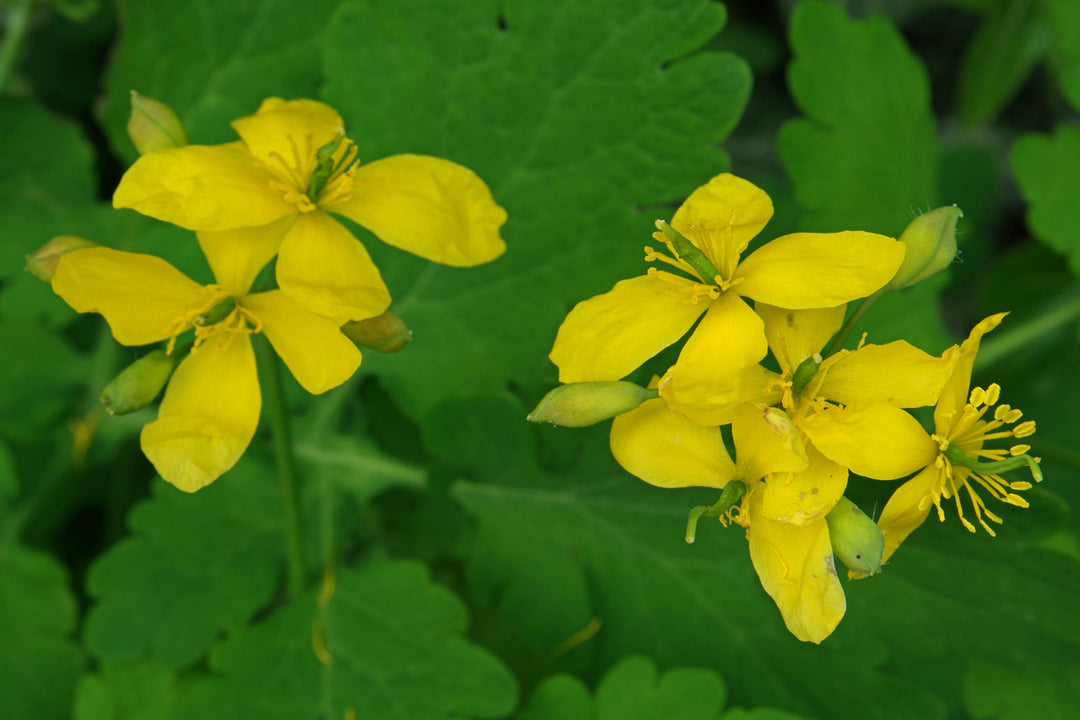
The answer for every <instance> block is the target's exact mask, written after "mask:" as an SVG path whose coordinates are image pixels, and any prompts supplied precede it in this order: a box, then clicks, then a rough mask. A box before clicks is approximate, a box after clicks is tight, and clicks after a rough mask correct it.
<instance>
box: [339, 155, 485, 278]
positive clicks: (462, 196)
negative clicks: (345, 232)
mask: <svg viewBox="0 0 1080 720" xmlns="http://www.w3.org/2000/svg"><path fill="white" fill-rule="evenodd" d="M353 183H354V184H353V190H352V193H351V194H350V195H349V198H348V199H347V200H345V201H343V202H341V203H337V204H334V205H331V206H329V207H328V208H327V209H329V210H330V211H331V212H335V213H340V214H342V215H344V216H345V217H347V218H349V219H350V220H353V221H355V222H357V223H359V224H360V225H363V226H364V227H366V228H367V229H368V230H370V231H371V232H373V233H375V235H377V236H378V237H379V239H380V240H382V241H383V242H385V243H389V244H390V245H393V246H394V247H399V248H401V249H402V250H406V251H408V252H411V253H413V254H414V255H419V256H420V257H422V258H427V259H428V260H432V261H434V262H437V263H442V264H443V265H453V266H455V267H471V266H473V265H479V264H481V263H486V262H489V261H491V260H494V259H495V258H497V257H499V256H500V255H502V254H503V252H504V251H505V250H506V243H504V242H503V239H502V238H501V237H500V236H499V228H500V227H501V226H502V224H503V223H504V222H506V211H505V210H503V209H502V208H501V207H499V206H498V205H496V204H495V200H494V199H493V198H492V197H491V191H490V190H489V189H488V186H487V185H485V184H484V181H483V180H481V179H480V178H479V177H478V176H477V175H476V173H474V172H473V171H472V170H470V169H469V168H467V167H464V166H462V165H458V164H457V163H453V162H450V161H449V160H443V159H442V158H436V157H428V156H426V155H393V156H391V157H388V158H383V159H382V160H376V161H375V162H372V163H368V164H366V165H361V166H360V167H358V168H357V169H356V171H355V174H354V175H353Z"/></svg>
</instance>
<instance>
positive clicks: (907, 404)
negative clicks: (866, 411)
mask: <svg viewBox="0 0 1080 720" xmlns="http://www.w3.org/2000/svg"><path fill="white" fill-rule="evenodd" d="M954 363H955V357H954V356H953V354H951V353H946V354H945V355H944V356H943V357H935V356H933V355H930V354H928V353H925V352H923V351H922V350H920V349H919V348H917V347H914V346H913V345H910V344H908V343H907V342H905V341H903V340H897V341H896V342H891V343H888V344H887V345H864V346H863V347H861V348H859V349H858V350H853V351H851V352H848V351H846V350H843V351H841V352H839V353H837V354H836V355H833V356H832V357H830V358H829V359H828V360H826V361H825V362H824V363H822V365H821V368H820V369H819V370H818V373H819V375H818V377H820V378H821V384H820V385H817V384H816V382H815V381H811V387H816V388H817V389H816V391H815V392H814V394H815V395H818V396H820V397H824V398H828V399H829V400H832V401H834V402H838V403H841V404H844V405H853V404H866V403H876V402H884V403H889V404H890V405H896V406H897V407H902V408H915V407H925V406H927V405H933V404H934V403H935V402H937V399H938V395H939V394H940V393H941V387H942V385H944V384H945V378H946V377H948V375H949V371H950V370H951V369H952V366H953V364H954Z"/></svg>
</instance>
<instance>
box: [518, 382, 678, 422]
mask: <svg viewBox="0 0 1080 720" xmlns="http://www.w3.org/2000/svg"><path fill="white" fill-rule="evenodd" d="M655 397H659V394H658V393H657V391H656V390H649V389H646V388H643V387H641V386H640V385H635V384H634V383H632V382H627V381H625V380H614V381H610V382H580V383H570V384H568V385H561V386H559V387H557V388H555V389H554V390H552V391H551V392H549V393H548V394H547V395H545V396H544V398H543V399H542V400H541V401H540V403H539V404H538V405H537V406H536V409H535V410H533V411H532V412H531V413H529V415H528V417H527V418H526V419H527V420H529V421H531V422H546V423H551V424H552V425H561V426H562V427H586V426H588V425H595V424H596V423H598V422H601V421H603V420H610V419H611V418H613V417H615V416H616V415H622V414H623V413H626V412H630V411H631V410H633V409H634V408H636V407H637V406H638V405H640V404H641V403H643V402H645V401H646V400H648V399H650V398H655Z"/></svg>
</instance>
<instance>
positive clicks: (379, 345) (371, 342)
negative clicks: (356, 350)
mask: <svg viewBox="0 0 1080 720" xmlns="http://www.w3.org/2000/svg"><path fill="white" fill-rule="evenodd" d="M341 332H343V333H345V337H347V338H349V339H350V340H352V341H353V342H354V343H356V344H357V345H359V346H360V347H365V348H368V349H369V350H374V351H375V352H381V353H396V352H397V351H398V350H401V349H402V348H403V347H405V346H406V345H408V344H409V342H410V341H411V340H412V336H413V333H412V330H410V329H409V326H408V325H406V324H405V321H404V320H402V319H401V318H400V317H398V316H397V315H396V314H394V313H392V312H390V311H389V310H387V311H386V312H384V313H383V314H382V315H379V316H378V317H373V318H368V319H367V320H350V321H349V322H347V323H345V324H344V325H342V326H341Z"/></svg>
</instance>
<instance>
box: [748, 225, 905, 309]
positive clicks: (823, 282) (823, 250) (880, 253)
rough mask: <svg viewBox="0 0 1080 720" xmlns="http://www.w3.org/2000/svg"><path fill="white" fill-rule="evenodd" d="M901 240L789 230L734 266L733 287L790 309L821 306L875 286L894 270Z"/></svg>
mask: <svg viewBox="0 0 1080 720" xmlns="http://www.w3.org/2000/svg"><path fill="white" fill-rule="evenodd" d="M903 260H904V245H903V244H902V243H900V242H898V241H896V240H893V239H892V238H890V237H885V236H884V235H875V234H874V233H868V232H861V231H848V232H839V233H795V234H793V235H784V236H783V237H778V238H776V239H775V240H773V241H772V242H769V243H766V244H765V245H763V246H762V247H760V248H758V249H757V250H755V251H754V252H753V253H751V254H750V256H749V257H747V258H746V259H745V260H743V261H742V262H741V263H740V264H739V267H738V270H736V272H735V277H736V278H742V283H741V284H739V285H736V286H735V288H734V289H735V291H736V292H738V293H739V294H740V295H742V296H744V297H749V298H753V299H754V300H759V301H761V302H763V303H768V304H769V305H776V306H777V307H782V308H791V309H793V310H800V309H809V308H827V307H834V306H836V305H841V304H843V303H846V302H850V301H851V300H855V299H856V298H861V297H866V296H867V295H870V294H872V293H874V292H877V291H878V290H879V289H880V288H881V287H882V286H883V285H885V283H887V282H889V280H891V279H892V277H893V275H895V274H896V269H897V268H898V267H900V263H901V262H903Z"/></svg>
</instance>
